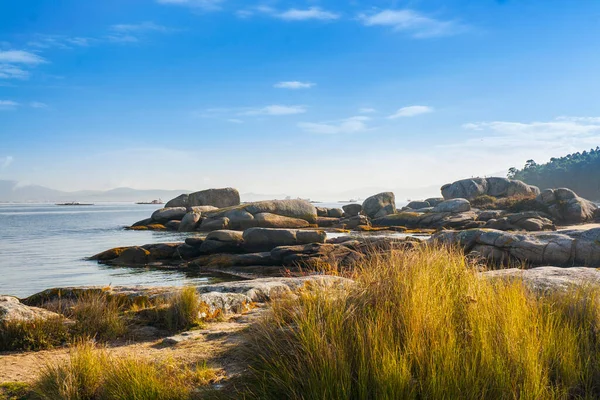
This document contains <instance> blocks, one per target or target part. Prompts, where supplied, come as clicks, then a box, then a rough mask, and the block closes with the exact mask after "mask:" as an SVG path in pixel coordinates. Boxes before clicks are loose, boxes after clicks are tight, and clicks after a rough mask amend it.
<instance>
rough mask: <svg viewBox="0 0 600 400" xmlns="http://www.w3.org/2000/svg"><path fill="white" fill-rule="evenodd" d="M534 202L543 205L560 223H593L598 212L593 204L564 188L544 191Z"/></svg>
mask: <svg viewBox="0 0 600 400" xmlns="http://www.w3.org/2000/svg"><path fill="white" fill-rule="evenodd" d="M536 200H537V201H538V202H539V203H541V204H543V205H545V206H546V207H547V208H548V212H549V213H550V214H551V215H552V217H553V218H555V219H556V220H557V221H558V222H560V223H567V224H570V223H583V222H588V221H593V220H594V219H595V217H596V213H597V210H598V206H596V205H595V204H594V203H592V202H591V201H589V200H586V199H584V198H582V197H579V196H577V194H576V193H575V192H573V191H572V190H570V189H566V188H559V189H546V190H544V191H543V192H542V193H540V194H539V196H538V197H537V198H536Z"/></svg>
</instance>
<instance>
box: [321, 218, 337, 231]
mask: <svg viewBox="0 0 600 400" xmlns="http://www.w3.org/2000/svg"><path fill="white" fill-rule="evenodd" d="M339 222H340V218H330V217H317V226H318V227H319V228H330V227H332V226H334V225H336V224H338V223H339Z"/></svg>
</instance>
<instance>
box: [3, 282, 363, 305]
mask: <svg viewBox="0 0 600 400" xmlns="http://www.w3.org/2000/svg"><path fill="white" fill-rule="evenodd" d="M352 283H353V281H352V280H350V279H346V278H341V277H337V276H329V275H310V276H303V277H294V278H260V279H254V280H247V281H239V282H225V283H218V284H212V285H204V286H197V287H196V290H197V292H198V294H199V295H200V299H201V301H202V303H204V304H205V305H206V306H207V307H208V310H209V311H210V312H215V311H217V310H220V311H222V312H224V313H240V312H242V311H245V310H247V309H248V305H249V304H250V303H253V302H256V303H262V302H267V301H270V300H272V299H274V298H277V297H280V296H283V295H286V294H289V293H293V292H295V291H297V290H299V289H300V288H304V287H344V286H348V285H351V284H352ZM180 290H181V287H176V286H165V287H157V286H141V285H140V286H111V287H100V286H82V287H66V288H54V289H47V290H44V291H43V292H40V293H37V294H34V295H32V296H30V297H28V298H26V299H23V303H24V304H27V305H30V306H34V305H38V306H39V305H42V304H43V303H45V302H48V301H52V300H57V299H59V298H60V299H68V298H76V297H78V296H80V295H81V294H83V293H86V292H102V293H106V294H108V295H110V296H116V297H119V298H123V299H127V300H128V301H130V302H132V303H134V302H136V301H139V300H142V299H153V298H156V297H163V298H168V297H170V296H173V295H175V294H177V293H178V292H179V291H180ZM4 297H9V296H4ZM0 298H2V297H0ZM12 299H15V300H16V301H17V303H18V299H16V298H14V297H12ZM13 302H14V301H13ZM21 306H23V307H26V306H25V305H23V304H21ZM27 308H31V307H27ZM42 311H46V310H42ZM46 312H47V311H46Z"/></svg>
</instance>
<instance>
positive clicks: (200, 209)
mask: <svg viewBox="0 0 600 400" xmlns="http://www.w3.org/2000/svg"><path fill="white" fill-rule="evenodd" d="M218 209H219V208H218V207H214V206H194V207H188V208H187V210H188V212H196V213H200V214H202V213H203V212H208V211H215V210H218Z"/></svg>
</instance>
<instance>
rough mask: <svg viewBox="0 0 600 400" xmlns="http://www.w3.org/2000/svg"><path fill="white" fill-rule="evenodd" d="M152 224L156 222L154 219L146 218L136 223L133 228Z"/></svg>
mask: <svg viewBox="0 0 600 400" xmlns="http://www.w3.org/2000/svg"><path fill="white" fill-rule="evenodd" d="M152 223H154V220H153V219H152V218H146V219H143V220H141V221H138V222H136V223H135V224H133V225H131V226H146V225H150V224H152Z"/></svg>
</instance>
